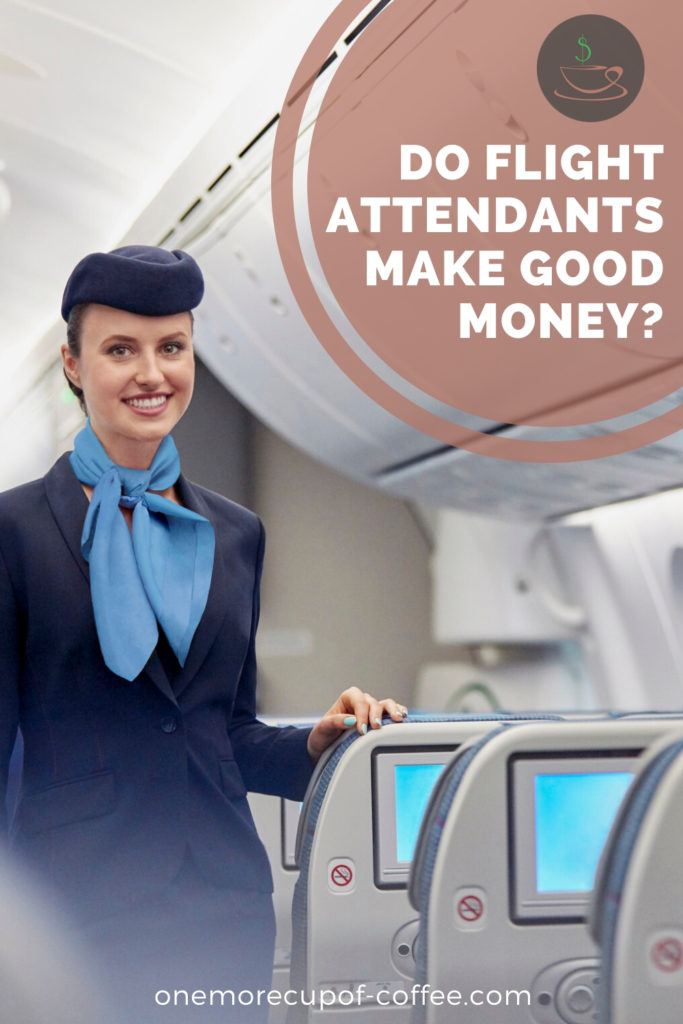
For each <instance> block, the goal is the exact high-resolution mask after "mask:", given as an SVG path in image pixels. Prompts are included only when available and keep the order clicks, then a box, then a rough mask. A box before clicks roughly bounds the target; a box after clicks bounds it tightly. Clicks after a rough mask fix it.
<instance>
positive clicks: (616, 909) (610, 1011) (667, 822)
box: [590, 737, 683, 1024]
mask: <svg viewBox="0 0 683 1024" xmlns="http://www.w3.org/2000/svg"><path fill="white" fill-rule="evenodd" d="M682 860H683V738H680V737H679V738H677V739H676V740H675V741H673V742H671V739H670V737H668V738H667V739H666V740H664V741H663V743H662V744H659V745H657V746H656V747H655V748H653V750H652V752H651V754H650V757H649V760H648V761H647V762H646V763H645V764H644V765H643V767H642V769H641V771H640V772H639V773H638V775H637V777H636V779H635V781H634V783H633V785H632V786H631V789H630V790H629V792H628V794H627V796H626V798H625V800H624V803H623V805H622V807H621V810H620V813H619V815H618V817H617V819H616V821H615V824H614V827H613V828H612V831H611V833H610V837H609V839H608V842H607V845H606V847H605V852H604V855H603V858H602V862H601V865H600V870H599V873H598V878H597V882H596V887H595V893H594V900H593V908H592V913H591V919H590V927H591V933H592V935H593V937H594V939H595V941H596V942H597V944H598V946H599V947H600V950H601V954H602V972H601V979H600V988H599V998H598V1021H599V1024H641V1021H642V1020H643V1019H644V1017H643V1013H645V1014H646V1016H648V1017H650V1018H651V1019H653V1020H656V1021H657V1022H658V1024H677V1022H678V1021H679V1020H680V998H681V995H683V894H682V893H681V888H680V886H678V887H676V886H675V885H672V884H671V882H672V878H671V865H676V866H677V867H675V868H674V871H676V870H680V864H681V861H682ZM667 865H669V870H668V871H667Z"/></svg>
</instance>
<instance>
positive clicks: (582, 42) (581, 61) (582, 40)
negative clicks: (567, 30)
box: [574, 36, 593, 64]
mask: <svg viewBox="0 0 683 1024" xmlns="http://www.w3.org/2000/svg"><path fill="white" fill-rule="evenodd" d="M577 42H578V44H579V46H580V47H581V49H582V50H584V51H587V52H586V55H585V56H583V55H582V56H581V57H574V60H578V62H579V64H585V63H586V61H587V60H590V59H591V57H592V56H593V51H592V50H591V48H590V46H589V45H588V42H587V40H586V37H585V36H579V38H578V39H577Z"/></svg>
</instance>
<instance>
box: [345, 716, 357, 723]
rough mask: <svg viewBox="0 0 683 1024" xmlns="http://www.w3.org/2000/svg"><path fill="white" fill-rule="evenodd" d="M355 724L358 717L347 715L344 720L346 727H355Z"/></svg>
mask: <svg viewBox="0 0 683 1024" xmlns="http://www.w3.org/2000/svg"><path fill="white" fill-rule="evenodd" d="M355 724H356V716H355V715H347V716H346V718H345V719H344V725H355Z"/></svg>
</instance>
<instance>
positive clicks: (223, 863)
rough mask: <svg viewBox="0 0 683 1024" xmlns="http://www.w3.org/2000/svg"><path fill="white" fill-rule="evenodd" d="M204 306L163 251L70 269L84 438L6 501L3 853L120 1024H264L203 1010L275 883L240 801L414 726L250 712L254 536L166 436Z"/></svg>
mask: <svg viewBox="0 0 683 1024" xmlns="http://www.w3.org/2000/svg"><path fill="white" fill-rule="evenodd" d="M202 294H203V280H202V275H201V271H200V269H199V267H198V266H197V264H196V262H195V261H194V260H193V259H192V257H191V256H189V255H188V254H187V253H184V252H181V251H179V250H175V251H173V252H169V251H167V250H164V249H159V248H156V247H152V246H125V247H123V248H120V249H116V250H114V251H113V252H111V253H93V254H91V255H89V256H86V257H85V258H84V259H83V260H81V261H80V263H78V265H77V266H76V268H75V269H74V271H73V273H72V274H71V276H70V278H69V280H68V282H67V285H66V289H65V292H64V297H63V303H62V315H63V317H64V319H65V320H66V322H67V339H68V343H67V344H66V345H64V346H63V347H62V358H63V364H64V372H65V374H66V376H67V379H68V381H69V384H70V386H71V388H72V390H74V391H75V393H76V394H77V395H78V396H79V399H80V400H81V404H82V405H83V406H84V409H85V411H86V412H87V419H86V424H85V426H84V428H83V429H82V430H81V431H80V433H79V434H78V435H77V436H76V439H75V443H74V450H73V452H70V453H66V454H64V455H62V456H61V458H60V459H58V460H57V462H56V463H55V464H54V466H53V467H52V468H51V469H50V471H49V472H48V473H47V474H46V476H45V477H43V478H42V479H40V480H36V481H33V482H32V483H29V484H25V485H23V486H21V487H17V488H14V489H13V490H10V491H6V492H4V493H3V494H1V495H0V622H1V623H2V628H1V629H0V783H2V790H0V805H1V806H4V801H3V800H2V799H1V797H2V795H3V794H4V792H5V786H6V779H7V768H8V763H9V759H10V755H11V752H12V748H13V745H14V742H15V737H16V733H17V728H18V727H20V728H21V732H22V736H23V741H24V772H23V782H22V792H21V799H20V802H19V805H18V809H17V812H16V814H15V816H14V820H13V823H12V827H11V830H10V837H9V838H10V843H11V846H12V847H13V849H14V850H15V851H16V853H17V854H19V856H20V857H21V859H22V860H23V861H24V863H26V864H28V865H30V866H31V867H32V869H34V870H35V871H36V872H37V873H38V874H39V875H40V876H41V877H42V878H47V879H48V881H49V882H50V883H51V885H52V890H53V891H54V892H55V893H57V894H59V899H60V902H61V904H62V905H64V904H66V906H67V909H68V911H69V912H70V915H71V919H72V921H73V926H74V928H75V929H76V930H77V932H78V934H79V936H80V937H81V938H85V939H86V940H87V942H88V945H89V948H90V949H91V950H92V951H93V954H94V955H95V956H97V958H98V960H99V963H100V964H101V969H102V970H103V971H104V972H105V976H106V979H107V983H108V984H109V985H110V988H111V990H112V991H114V990H116V994H117V998H118V1000H119V1001H120V1012H119V1016H118V1018H117V1019H119V1020H120V1021H121V1022H125V1024H146V1022H147V1021H150V1022H151V1021H168V1022H172V1021H186V1020H192V1021H193V1022H201V1021H204V1020H214V1019H216V1020H222V1021H228V1020H239V1021H262V1020H265V1019H266V1016H267V1011H268V1005H267V1002H263V1001H262V1002H261V1005H260V1007H259V1006H256V1005H255V1004H254V1003H252V1005H248V1001H249V997H248V996H245V997H244V998H243V1000H242V1005H238V1006H237V1008H236V1009H234V1010H233V1009H232V1007H231V1002H230V997H229V996H228V997H227V999H224V1000H223V1001H221V999H220V998H210V996H209V993H210V991H211V990H217V991H218V992H219V993H220V992H221V991H223V992H228V991H229V990H234V991H235V992H240V991H246V992H249V991H251V992H253V993H256V992H257V991H258V989H265V990H267V989H269V987H270V974H271V967H272V955H273V944H274V915H273V906H272V897H271V892H272V876H271V871H270V865H269V863H268V858H267V855H266V852H265V849H264V847H263V845H262V843H261V842H260V840H259V838H258V836H257V833H256V830H255V828H254V823H253V819H252V817H251V814H250V810H249V805H248V803H247V800H246V793H247V790H249V789H250V790H254V791H256V792H261V793H270V794H274V795H277V796H283V797H288V798H290V799H293V800H301V799H302V797H303V795H304V791H305V789H306V786H307V783H308V781H309V778H310V776H311V772H312V770H313V767H314V765H315V762H316V761H317V760H318V758H319V757H320V755H321V753H322V752H323V751H324V750H325V749H326V748H327V747H328V746H329V745H330V743H332V742H333V741H334V740H335V739H336V738H337V737H338V736H339V735H340V734H341V733H342V732H343V731H344V730H345V729H351V728H355V729H357V730H358V731H359V732H361V733H364V732H366V731H367V730H368V728H379V727H380V726H381V720H382V716H383V715H386V716H389V717H390V718H392V719H393V720H395V721H401V720H402V719H403V717H404V715H405V713H406V709H405V708H404V707H402V706H401V705H398V704H397V703H396V702H395V701H394V700H391V699H385V700H376V699H375V698H374V697H372V696H371V695H370V694H367V693H363V692H362V691H361V690H360V689H358V688H357V687H350V688H349V689H347V690H345V691H344V692H343V693H342V694H341V695H340V696H339V698H338V700H337V701H336V702H335V703H334V705H333V706H332V707H331V708H330V709H329V711H327V713H326V714H325V715H323V717H322V718H321V719H320V720H319V721H318V722H317V724H316V725H315V726H313V727H312V728H307V729H300V728H296V727H292V726H289V727H283V728H275V727H272V726H266V725H264V724H263V723H261V722H259V721H258V719H257V718H256V715H255V689H256V663H255V654H254V641H255V634H256V627H257V623H258V617H259V583H260V577H261V567H262V563H263V551H264V531H263V526H262V524H261V522H260V520H259V519H258V517H257V516H256V515H254V514H253V513H252V512H250V511H248V510H247V509H245V508H242V507H241V506H239V505H236V504H234V503H233V502H231V501H228V500H227V499H226V498H224V497H222V496H220V495H218V494H215V493H213V492H212V491H209V490H207V489H206V488H204V487H200V486H199V485H197V484H193V483H191V482H190V481H189V480H187V479H186V477H185V476H184V475H183V474H182V472H181V470H180V463H179V458H178V452H177V450H176V448H175V445H174V443H173V440H172V438H171V436H170V435H171V430H172V429H173V427H174V426H175V424H176V423H177V422H178V420H179V419H180V417H181V416H182V415H183V413H184V412H185V410H186V409H187V407H188V405H189V403H190V399H191V397H192V390H193V383H194V356H193V348H192V314H191V312H190V311H191V310H192V309H193V308H194V307H195V306H197V305H198V304H199V302H200V300H201V298H202ZM216 455H217V457H220V454H219V453H218V452H217V453H216ZM314 702H315V697H314V695H311V703H312V704H313V703H314ZM174 990H178V991H180V992H181V993H182V991H183V990H184V991H187V992H188V994H189V999H190V1002H189V1005H187V1006H184V1005H183V997H182V995H181V996H180V999H179V1002H178V1000H175V1003H174V1002H170V1003H169V1000H168V998H167V993H173V992H174ZM160 992H161V996H159V993H160ZM202 992H203V993H204V994H205V998H204V999H203V1000H202ZM193 993H194V995H193ZM197 993H199V994H198V995H197Z"/></svg>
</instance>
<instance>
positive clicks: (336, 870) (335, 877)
mask: <svg viewBox="0 0 683 1024" xmlns="http://www.w3.org/2000/svg"><path fill="white" fill-rule="evenodd" d="M327 883H328V886H329V888H330V891H331V892H334V893H343V892H352V891H353V889H354V888H355V885H356V867H355V864H354V862H353V861H352V860H351V859H350V858H349V857H341V858H339V857H338V858H335V860H331V861H330V863H329V864H328V866H327Z"/></svg>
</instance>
